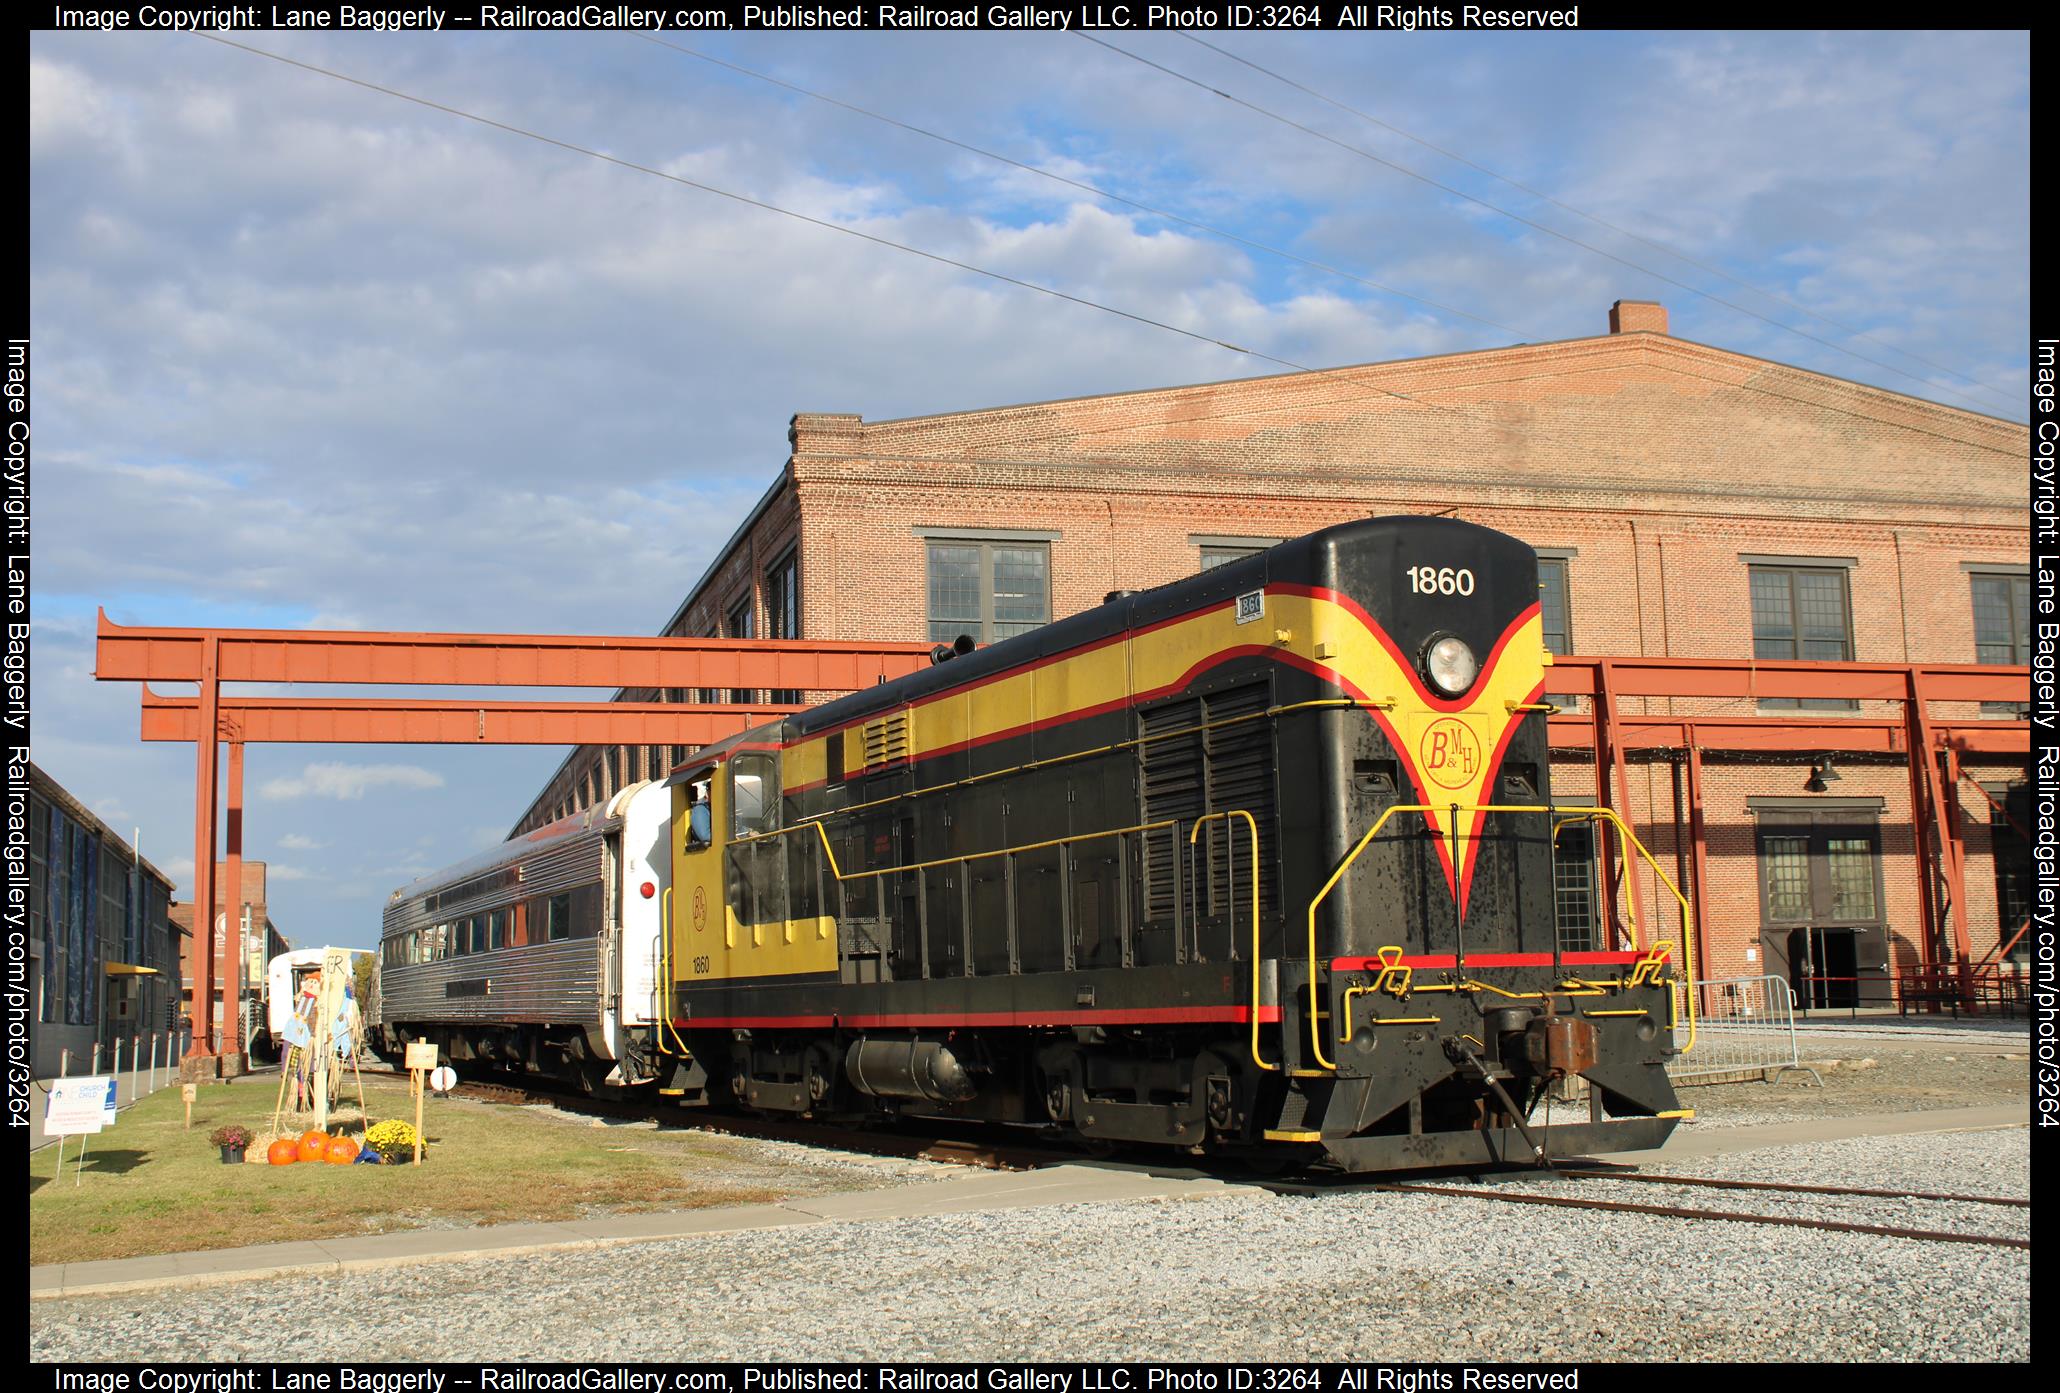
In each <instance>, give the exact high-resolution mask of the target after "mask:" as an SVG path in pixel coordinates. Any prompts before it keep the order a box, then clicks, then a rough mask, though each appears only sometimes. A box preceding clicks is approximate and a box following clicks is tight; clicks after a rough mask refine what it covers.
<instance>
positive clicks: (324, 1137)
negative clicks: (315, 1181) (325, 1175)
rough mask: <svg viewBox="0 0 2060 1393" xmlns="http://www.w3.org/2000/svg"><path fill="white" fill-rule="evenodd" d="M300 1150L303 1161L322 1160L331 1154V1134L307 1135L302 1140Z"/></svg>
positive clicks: (316, 1133) (313, 1133) (315, 1133)
mask: <svg viewBox="0 0 2060 1393" xmlns="http://www.w3.org/2000/svg"><path fill="white" fill-rule="evenodd" d="M298 1150H299V1152H300V1159H301V1160H303V1161H319V1160H321V1159H322V1158H323V1157H324V1156H326V1155H327V1154H328V1153H329V1134H328V1133H327V1132H309V1133H307V1134H306V1135H305V1136H303V1137H302V1138H301V1139H300V1146H299V1148H298Z"/></svg>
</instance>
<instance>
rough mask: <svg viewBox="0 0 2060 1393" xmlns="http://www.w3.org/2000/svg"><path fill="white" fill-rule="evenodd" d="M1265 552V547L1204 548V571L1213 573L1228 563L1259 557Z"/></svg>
mask: <svg viewBox="0 0 2060 1393" xmlns="http://www.w3.org/2000/svg"><path fill="white" fill-rule="evenodd" d="M1264 550H1266V548H1264V547H1221V546H1218V547H1203V548H1202V569H1203V570H1205V571H1213V570H1215V569H1216V568H1217V567H1218V566H1221V565H1224V564H1226V563H1228V562H1231V561H1242V560H1244V559H1245V558H1246V557H1247V556H1257V555H1258V554H1259V553H1260V552H1262V551H1264Z"/></svg>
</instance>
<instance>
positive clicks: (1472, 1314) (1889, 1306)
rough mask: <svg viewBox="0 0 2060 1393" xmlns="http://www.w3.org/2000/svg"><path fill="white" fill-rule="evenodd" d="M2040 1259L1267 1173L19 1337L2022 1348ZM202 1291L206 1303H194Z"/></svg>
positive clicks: (1914, 1144) (1182, 1349)
mask: <svg viewBox="0 0 2060 1393" xmlns="http://www.w3.org/2000/svg"><path fill="white" fill-rule="evenodd" d="M2027 1150H2028V1146H2027V1136H2026V1133H2025V1132H2024V1131H2023V1130H2022V1129H2016V1128H2012V1129H2004V1130H1997V1131H1986V1132H1969V1133H1947V1134H1934V1135H1925V1136H1914V1137H1894V1138H1869V1139H1860V1140H1852V1141H1842V1142H1835V1143H1825V1144H1820V1145H1812V1146H1799V1147H1791V1148H1784V1149H1781V1150H1762V1151H1754V1152H1748V1153H1740V1154H1734V1155H1728V1156H1721V1157H1710V1158H1698V1159H1695V1160H1688V1159H1686V1158H1681V1159H1676V1160H1674V1161H1672V1162H1669V1163H1666V1164H1663V1165H1652V1166H1648V1167H1646V1168H1645V1169H1647V1170H1649V1171H1663V1172H1666V1173H1670V1174H1681V1175H1710V1176H1720V1177H1735V1178H1741V1179H1746V1178H1749V1179H1776V1180H1796V1181H1804V1182H1807V1183H1812V1184H1831V1185H1856V1186H1871V1187H1877V1188H1891V1189H1912V1190H1953V1191H1958V1192H1963V1193H1972V1194H1990V1195H2022V1194H2025V1193H2027V1187H2028V1183H2029V1176H2028V1162H2027ZM1456 1183H1460V1184H1474V1183H1477V1182H1472V1181H1460V1182H1456ZM1494 1183H1500V1184H1511V1185H1521V1186H1526V1187H1529V1186H1535V1185H1537V1184H1539V1183H1540V1182H1537V1181H1535V1180H1532V1179H1528V1178H1526V1179H1515V1178H1510V1179H1504V1180H1500V1181H1497V1182H1494ZM1557 1183H1558V1184H1560V1185H1562V1186H1576V1185H1578V1186H1582V1187H1585V1186H1587V1185H1589V1184H1591V1183H1592V1184H1596V1185H1607V1186H1609V1190H1608V1191H1606V1192H1605V1191H1602V1190H1597V1191H1590V1190H1588V1189H1586V1188H1582V1189H1579V1190H1578V1191H1576V1193H1579V1194H1582V1195H1588V1194H1591V1193H1593V1194H1596V1195H1604V1194H1608V1195H1609V1196H1610V1197H1614V1194H1615V1192H1617V1191H1629V1190H1637V1191H1641V1192H1645V1193H1640V1194H1638V1195H1635V1196H1629V1197H1630V1198H1634V1199H1637V1200H1639V1201H1641V1202H1654V1203H1666V1204H1681V1205H1686V1206H1690V1207H1699V1208H1712V1209H1727V1210H1739V1209H1748V1208H1753V1207H1755V1206H1762V1205H1764V1206H1766V1210H1767V1212H1774V1210H1775V1209H1776V1208H1777V1207H1778V1208H1779V1211H1780V1212H1810V1213H1818V1212H1822V1213H1830V1212H1832V1211H1833V1210H1834V1209H1835V1210H1836V1212H1837V1215H1838V1217H1842V1218H1851V1219H1854V1220H1856V1221H1859V1222H1876V1223H1894V1224H1902V1225H1908V1226H1912V1227H1924V1228H1940V1229H1946V1228H1962V1227H1966V1228H1969V1230H1970V1231H1978V1232H1994V1233H2013V1232H2014V1233H2022V1232H2023V1231H2024V1229H2023V1223H2024V1214H2023V1211H2015V1210H2002V1209H1993V1208H1989V1207H1979V1208H1978V1209H1977V1208H1976V1207H1972V1206H1943V1205H1934V1204H1929V1203H1925V1204H1921V1205H1917V1206H1916V1207H1915V1208H1909V1207H1907V1206H1910V1205H1915V1204H1916V1202H1905V1201H1854V1200H1823V1201H1809V1202H1794V1203H1790V1202H1786V1201H1780V1200H1772V1201H1770V1200H1769V1199H1768V1198H1766V1197H1760V1196H1751V1195H1743V1194H1732V1193H1726V1192H1715V1191H1708V1190H1697V1191H1683V1190H1675V1189H1672V1188H1671V1187H1660V1186H1644V1185H1620V1184H1613V1183H1611V1182H1557ZM1652 1192H1660V1193H1652ZM1798 1206H1800V1207H1798ZM1870 1206H1878V1207H1870ZM1969 1209H1976V1212H1975V1213H1974V1214H1973V1215H1972V1217H1969V1216H1968V1214H1967V1210H1969ZM2029 1258H2030V1255H2029V1254H2028V1253H2026V1252H2024V1251H2021V1250H2016V1249H2005V1248H1987V1247H1975V1246H1971V1245H1964V1244H1943V1243H1926V1242H1918V1241H1913V1240H1907V1239H1895V1238H1885V1237H1875V1236H1866V1235H1852V1234H1832V1233H1824V1232H1818V1231H1813V1230H1803V1229H1791V1228H1778V1227H1763V1226H1759V1225H1746V1224H1731V1223H1725V1224H1708V1223H1702V1224H1698V1223H1695V1222H1692V1221H1687V1220H1681V1219H1669V1218H1660V1217H1656V1216H1644V1215H1629V1214H1600V1213H1594V1212H1587V1211H1575V1210H1561V1209H1545V1208H1539V1207H1535V1206H1528V1205H1510V1204H1504V1203H1500V1202H1498V1201H1495V1200H1490V1199H1470V1198H1469V1199H1461V1198H1448V1197H1439V1196H1419V1195H1406V1194H1393V1193H1384V1192H1378V1191H1372V1190H1368V1189H1365V1188H1362V1187H1356V1186H1339V1187H1334V1188H1328V1189H1323V1190H1320V1191H1318V1192H1316V1193H1313V1194H1287V1193H1276V1192H1273V1191H1270V1190H1267V1189H1265V1188H1262V1187H1260V1186H1258V1185H1256V1184H1255V1185H1236V1186H1233V1187H1232V1188H1230V1189H1229V1190H1228V1191H1224V1190H1216V1191H1212V1192H1210V1193H1209V1194H1208V1195H1207V1196H1206V1197H1200V1198H1194V1199H1181V1200H1173V1201H1161V1202H1130V1203H1121V1204H1085V1205H1073V1206H1055V1207H1050V1208H1041V1209H1021V1210H1011V1211H1000V1212H986V1213H969V1214H948V1215H928V1216H923V1217H917V1218H906V1219H894V1220H881V1221H874V1222H852V1223H839V1224H824V1225H814V1226H808V1227H799V1228H785V1229H772V1230H760V1231H753V1232H745V1233H732V1234H724V1235H716V1236H709V1237H703V1238H694V1239H687V1240H677V1241H666V1242H653V1243H644V1244H634V1245H629V1246H625V1247H618V1248H613V1249H607V1250H598V1251H595V1250H587V1251H577V1252H568V1253H558V1254H541V1255H528V1256H523V1257H519V1258H511V1259H503V1260H467V1261H459V1262H448V1263H440V1264H434V1265H427V1266H419V1267H403V1268H392V1269H381V1270H376V1271H371V1272H364V1273H356V1274H351V1275H347V1276H343V1277H329V1276H325V1277H304V1278H297V1279H287V1280H267V1281H256V1282H246V1283H242V1284H239V1285H237V1286H236V1287H234V1288H227V1289H221V1290H219V1291H218V1292H217V1293H215V1294H214V1295H213V1296H210V1297H207V1298H203V1299H200V1300H198V1301H196V1299H195V1295H194V1293H193V1292H191V1291H185V1290H180V1289H177V1288H171V1289H164V1290H156V1291H148V1292H140V1293H130V1294H124V1295H116V1296H104V1297H72V1298H64V1299H59V1300H50V1301H41V1302H37V1303H34V1304H33V1305H32V1307H31V1309H30V1348H31V1353H32V1356H33V1357H34V1358H37V1359H67V1358H70V1359H91V1358H99V1357H104V1355H105V1352H106V1351H108V1350H112V1349H118V1350H123V1351H125V1352H126V1354H127V1357H130V1358H134V1359H187V1360H193V1359H258V1360H263V1359H273V1358H278V1357H281V1356H282V1355H290V1357H292V1358H296V1359H303V1360H350V1359H379V1360H430V1359H448V1360H516V1359H579V1360H632V1361H634V1360H655V1359H666V1360H723V1359H743V1360H758V1359H825V1360H881V1361H886V1360H906V1359H925V1358H939V1359H1042V1360H1070V1359H1114V1358H1141V1359H1174V1360H1191V1359H1198V1360H1217V1359H1240V1360H1310V1359H1350V1360H1362V1361H1363V1360H1376V1359H1378V1360H1420V1359H1458V1360H1509V1359H1519V1360H1521V1359H1576V1360H1587V1359H1593V1360H1610V1359H1670V1360H1673V1359H1753V1360H1782V1361H1792V1360H1862V1359H1891V1360H1926V1361H1947V1360H1952V1361H1961V1360H1969V1359H1999V1358H2000V1359H2019V1360H2021V1359H2026V1358H2028V1357H2029V1349H2030V1336H2029V1328H2030V1312H2029V1303H2030V1294H2029V1273H2030V1261H2029ZM232 1293H233V1294H232ZM203 1309H205V1310H210V1311H214V1312H216V1313H217V1315H218V1318H210V1319H207V1320H204V1321H203V1320H199V1319H196V1312H198V1311H200V1310H203ZM226 1313H233V1314H226ZM288 1332H290V1335H289V1333H288Z"/></svg>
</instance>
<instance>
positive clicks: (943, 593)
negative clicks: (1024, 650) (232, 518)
mask: <svg viewBox="0 0 2060 1393" xmlns="http://www.w3.org/2000/svg"><path fill="white" fill-rule="evenodd" d="M929 553H930V641H931V642H932V643H950V642H952V641H953V640H954V639H956V638H957V637H958V636H959V635H960V634H971V635H972V636H973V638H974V639H976V640H978V641H980V642H982V643H994V642H997V641H999V640H1001V639H1005V638H1013V637H1015V636H1016V635H1017V634H1027V633H1029V632H1030V631H1031V630H1032V629H1034V628H1036V627H1038V626H1039V625H1040V624H1045V623H1048V622H1050V620H1051V547H1050V545H1049V544H1047V543H1044V542H973V541H965V542H932V543H930V544H929Z"/></svg>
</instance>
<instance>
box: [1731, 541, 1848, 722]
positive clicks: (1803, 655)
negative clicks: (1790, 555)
mask: <svg viewBox="0 0 2060 1393" xmlns="http://www.w3.org/2000/svg"><path fill="white" fill-rule="evenodd" d="M1751 574H1752V652H1753V656H1754V657H1755V658H1769V659H1777V660H1797V659H1799V660H1801V661H1803V662H1820V663H1849V662H1851V661H1852V660H1853V624H1852V603H1851V600H1850V598H1849V596H1848V595H1847V593H1846V578H1845V572H1844V571H1843V570H1842V569H1837V568H1831V567H1823V568H1818V567H1808V566H1754V567H1752V568H1751ZM1857 705H1858V703H1856V702H1852V701H1846V700H1841V699H1839V698H1835V697H1764V698H1762V699H1761V701H1760V707H1761V709H1762V710H1768V711H1781V710H1785V711H1851V710H1854V709H1855V708H1856V707H1857Z"/></svg>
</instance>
